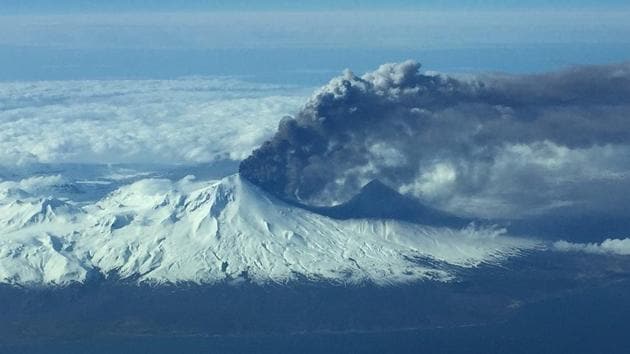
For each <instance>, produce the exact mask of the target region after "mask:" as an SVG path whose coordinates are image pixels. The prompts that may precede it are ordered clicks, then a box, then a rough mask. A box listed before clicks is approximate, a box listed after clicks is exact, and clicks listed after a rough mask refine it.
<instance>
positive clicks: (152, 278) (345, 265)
mask: <svg viewBox="0 0 630 354" xmlns="http://www.w3.org/2000/svg"><path fill="white" fill-rule="evenodd" d="M23 184H24V183H23ZM23 184H22V185H21V184H19V183H14V184H12V185H10V186H9V187H6V186H5V188H4V190H2V191H0V192H1V193H0V283H5V284H13V285H19V286H38V285H68V284H73V283H83V282H86V281H89V280H90V279H92V278H101V277H104V278H116V279H126V280H131V281H134V282H135V281H137V282H144V283H150V284H165V283H189V282H190V283H197V284H214V283H219V282H242V281H251V282H255V283H286V282H290V281H295V280H300V279H306V280H309V281H326V282H334V283H347V284H358V283H373V284H379V285H387V284H396V283H402V282H411V281H422V280H436V281H451V280H454V279H456V278H457V271H458V269H463V268H472V267H478V266H479V265H482V264H499V263H501V262H502V261H504V260H506V259H507V258H509V257H514V256H519V255H521V254H523V253H524V252H527V251H529V250H535V249H538V248H540V247H541V243H540V242H539V241H536V240H533V239H527V238H518V237H512V236H510V235H507V234H506V232H505V230H502V229H499V228H493V227H479V226H474V225H469V226H466V227H463V228H448V227H432V226H426V225H420V224H415V223H409V222H404V221H399V220H393V219H372V218H362V219H347V220H339V219H334V218H331V217H327V216H324V215H321V214H318V213H315V212H313V211H308V210H305V209H302V208H299V207H296V206H294V205H290V204H287V203H285V202H283V201H281V200H279V199H277V198H275V197H273V196H271V195H270V194H267V193H266V192H264V191H263V190H261V189H260V188H258V187H257V186H255V185H253V184H251V183H250V182H248V181H246V180H245V179H243V178H241V177H240V176H239V175H238V174H236V175H231V176H227V177H224V178H221V179H216V180H198V179H196V178H195V177H193V176H186V177H184V178H181V179H178V180H172V179H167V178H139V179H137V180H135V181H132V182H130V183H128V184H124V185H121V186H119V187H118V188H116V189H114V190H113V191H111V192H109V193H107V194H105V195H104V196H103V197H101V198H98V199H97V200H94V201H82V202H78V201H73V200H71V199H70V198H67V197H53V196H45V197H44V196H41V193H39V194H38V193H33V192H32V191H31V190H29V189H28V188H26V187H24V186H23ZM22 187H24V188H22Z"/></svg>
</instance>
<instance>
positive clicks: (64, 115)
mask: <svg viewBox="0 0 630 354" xmlns="http://www.w3.org/2000/svg"><path fill="white" fill-rule="evenodd" d="M306 93H307V91H305V89H302V88H299V87H291V86H280V85H266V84H254V83H245V82H242V81H238V80H233V79H205V78H189V79H179V80H120V81H114V80H112V81H41V82H5V83H0V165H12V164H22V163H29V162H42V163H64V162H80V163H165V164H169V163H198V162H208V161H214V160H221V159H235V160H239V159H242V158H243V157H245V156H247V155H248V153H249V152H250V151H251V150H252V149H253V148H254V147H256V146H258V145H259V144H260V143H261V142H262V141H264V140H265V139H266V138H267V137H269V136H270V135H271V134H272V133H273V131H274V130H275V129H276V125H277V122H278V121H279V120H280V119H281V118H282V117H283V116H284V115H286V114H290V113H292V112H294V111H296V110H297V109H298V108H299V106H300V105H301V104H302V102H303V101H304V99H303V96H304V95H305V94H306Z"/></svg>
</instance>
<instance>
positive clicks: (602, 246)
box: [553, 238, 630, 256]
mask: <svg viewBox="0 0 630 354" xmlns="http://www.w3.org/2000/svg"><path fill="white" fill-rule="evenodd" d="M553 248H554V249H555V250H557V251H561V252H585V253H593V254H614V255H620V256H630V238H624V239H612V238H609V239H606V240H604V241H603V242H601V243H573V242H567V241H557V242H554V244H553Z"/></svg>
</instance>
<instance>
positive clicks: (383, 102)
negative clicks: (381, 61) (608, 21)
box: [240, 61, 630, 217]
mask: <svg viewBox="0 0 630 354" xmlns="http://www.w3.org/2000/svg"><path fill="white" fill-rule="evenodd" d="M240 172H241V174H242V175H243V176H244V177H245V178H247V179H249V180H250V181H252V182H253V183H255V184H258V185H260V186H261V187H263V188H265V189H266V190H268V191H270V192H272V193H274V194H275V195H277V196H280V197H282V198H284V199H289V200H297V201H300V202H302V203H306V204H311V205H330V204H336V203H340V202H343V201H345V200H347V199H349V198H350V197H351V196H352V195H354V194H355V193H356V192H357V191H358V190H359V189H360V188H361V187H362V186H363V185H365V184H366V183H368V182H369V181H371V180H373V179H378V180H380V181H382V182H383V183H385V184H387V185H389V186H390V187H392V188H395V189H397V190H398V191H400V192H401V193H403V194H407V195H412V196H415V197H418V198H419V199H421V200H424V201H427V202H429V203H431V204H433V205H435V206H438V207H440V208H443V209H447V210H451V211H455V212H459V213H460V214H469V215H479V216H490V217H497V216H506V215H510V216H515V215H525V214H536V213H541V212H543V211H548V210H556V209H566V208H573V209H575V208H579V209H580V210H582V211H584V210H598V211H600V212H601V211H604V212H612V213H617V212H621V211H622V210H623V209H624V208H627V207H630V202H628V201H627V200H626V199H627V198H621V197H618V196H619V195H623V194H625V193H623V190H627V188H630V63H625V64H616V65H607V66H585V67H576V68H572V69H569V70H565V71H561V72H555V73H547V74H540V75H524V76H510V75H478V76H475V77H463V76H460V77H458V76H447V75H440V74H428V73H421V72H420V65H419V64H418V63H415V62H413V61H407V62H403V63H398V64H385V65H382V66H381V67H379V68H378V69H377V70H376V71H374V72H371V73H367V74H365V75H363V76H362V77H358V76H356V75H354V74H353V73H351V72H350V71H347V72H345V73H344V74H343V76H341V77H338V78H335V79H333V80H332V81H331V82H330V83H329V84H328V85H326V86H324V87H323V88H321V89H320V90H319V91H318V92H316V93H315V94H314V96H313V97H312V98H311V99H310V100H309V101H308V102H307V104H306V105H305V106H304V107H303V109H302V110H301V111H300V112H299V113H298V114H297V115H296V116H295V117H288V118H285V119H284V120H282V122H281V123H280V125H279V128H278V131H277V132H276V134H275V136H274V137H273V138H272V139H271V140H269V141H267V142H266V143H264V144H263V145H262V146H261V147H259V148H258V149H257V150H255V151H254V152H253V153H252V155H251V156H250V157H248V158H247V159H245V160H244V161H243V162H242V163H241V166H240ZM619 193H621V194H619Z"/></svg>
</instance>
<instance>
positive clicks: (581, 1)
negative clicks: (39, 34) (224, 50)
mask: <svg viewBox="0 0 630 354" xmlns="http://www.w3.org/2000/svg"><path fill="white" fill-rule="evenodd" d="M532 7H539V8H580V7H581V8H605V7H608V8H618V7H625V8H628V7H629V5H628V2H627V1H626V0H602V1H597V0H547V1H545V0H528V1H522V0H521V1H519V0H459V1H457V0H429V1H418V0H415V1H414V0H388V1H375V0H318V1H290V0H266V1H255V0H187V1H175V0H109V1H101V0H27V1H24V0H3V1H2V5H0V8H1V9H2V10H3V11H4V12H5V13H16V12H21V13H32V12H67V11H105V10H109V11H130V10H131V11H146V10H154V11H169V10H182V9H184V10H185V9H188V10H331V9H352V10H357V9H454V8H458V9H462V8H477V9H481V8H483V9H515V8H519V9H522V8H532Z"/></svg>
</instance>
